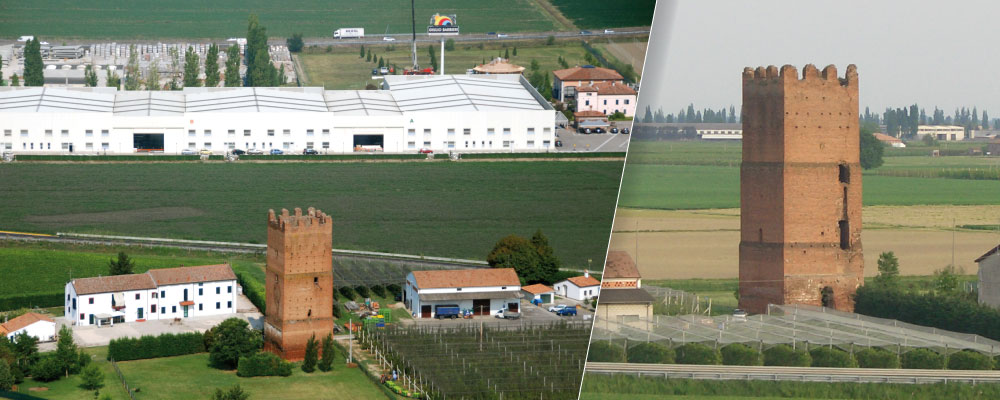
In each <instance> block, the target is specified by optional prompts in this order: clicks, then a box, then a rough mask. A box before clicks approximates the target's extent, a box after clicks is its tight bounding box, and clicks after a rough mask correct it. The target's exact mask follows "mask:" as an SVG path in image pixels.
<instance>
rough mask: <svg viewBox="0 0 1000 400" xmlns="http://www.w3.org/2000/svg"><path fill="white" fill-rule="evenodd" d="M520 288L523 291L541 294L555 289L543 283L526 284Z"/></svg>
mask: <svg viewBox="0 0 1000 400" xmlns="http://www.w3.org/2000/svg"><path fill="white" fill-rule="evenodd" d="M521 290H523V291H525V292H528V293H531V294H542V293H550V292H554V291H556V290H555V289H553V288H551V287H549V286H546V285H543V284H541V283H536V284H534V285H528V286H525V287H522V288H521Z"/></svg>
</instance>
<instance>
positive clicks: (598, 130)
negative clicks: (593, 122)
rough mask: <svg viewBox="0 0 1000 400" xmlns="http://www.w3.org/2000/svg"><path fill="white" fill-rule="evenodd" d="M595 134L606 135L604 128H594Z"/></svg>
mask: <svg viewBox="0 0 1000 400" xmlns="http://www.w3.org/2000/svg"><path fill="white" fill-rule="evenodd" d="M594 132H596V133H604V128H594Z"/></svg>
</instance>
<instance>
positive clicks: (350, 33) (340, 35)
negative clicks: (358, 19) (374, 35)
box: [333, 28, 365, 39]
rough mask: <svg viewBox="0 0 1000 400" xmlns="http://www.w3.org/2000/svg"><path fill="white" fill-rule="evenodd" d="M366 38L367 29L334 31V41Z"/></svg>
mask: <svg viewBox="0 0 1000 400" xmlns="http://www.w3.org/2000/svg"><path fill="white" fill-rule="evenodd" d="M363 37H365V28H340V29H337V30H335V31H333V38H334V39H352V38H363Z"/></svg>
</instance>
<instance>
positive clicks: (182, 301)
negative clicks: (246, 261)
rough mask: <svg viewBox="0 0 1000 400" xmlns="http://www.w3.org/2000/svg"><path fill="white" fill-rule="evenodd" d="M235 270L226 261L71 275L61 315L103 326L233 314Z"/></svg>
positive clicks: (75, 321) (76, 320)
mask: <svg viewBox="0 0 1000 400" xmlns="http://www.w3.org/2000/svg"><path fill="white" fill-rule="evenodd" d="M236 294H237V288H236V274H234V273H233V270H232V268H230V267H229V265H228V264H219V265H204V266H199V267H179V268H164V269H154V270H149V271H147V272H145V273H142V274H131V275H117V276H102V277H96V278H80V279H74V280H72V281H70V282H69V283H67V284H66V318H67V320H68V321H69V322H70V323H72V324H74V325H104V324H114V323H121V322H135V321H138V322H143V321H147V320H154V319H171V318H189V317H199V316H205V315H219V314H232V313H235V312H236Z"/></svg>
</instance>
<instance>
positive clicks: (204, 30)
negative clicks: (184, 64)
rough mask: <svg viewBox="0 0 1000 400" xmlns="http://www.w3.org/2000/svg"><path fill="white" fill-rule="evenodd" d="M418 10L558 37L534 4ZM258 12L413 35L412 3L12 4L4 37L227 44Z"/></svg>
mask: <svg viewBox="0 0 1000 400" xmlns="http://www.w3.org/2000/svg"><path fill="white" fill-rule="evenodd" d="M416 6H417V10H416V19H417V31H418V32H419V31H420V30H422V29H424V27H426V25H425V23H426V22H427V21H428V20H429V19H430V17H431V16H432V15H434V14H435V13H442V14H455V15H457V17H458V18H457V21H458V23H459V26H461V27H462V32H463V33H483V32H491V31H492V32H500V31H504V32H521V31H532V32H535V31H551V30H554V29H555V27H556V23H555V20H554V18H553V17H552V16H551V15H549V14H547V13H545V12H544V11H543V10H542V9H541V8H540V7H539V6H538V4H537V3H536V2H535V1H534V0H511V1H503V2H497V1H489V0H464V1H456V0H450V1H446V0H430V1H428V0H421V1H418V2H417V3H416ZM650 12H651V11H650ZM251 13H257V14H258V15H259V16H260V22H261V25H263V26H265V27H266V28H267V33H268V35H269V36H270V37H272V38H284V37H289V36H291V34H292V33H302V34H304V35H305V36H306V37H329V38H332V37H333V31H334V30H335V29H337V28H344V27H351V28H354V27H362V28H365V30H366V33H367V35H368V36H371V37H381V35H382V34H383V33H385V32H386V25H387V24H388V29H389V33H396V34H399V33H409V32H410V31H411V16H410V2H409V1H405V0H382V1H372V0H361V1H344V0H340V1H319V0H306V1H296V2H294V3H287V2H274V1H263V0H245V1H235V0H221V1H212V2H205V1H198V0H174V1H169V2H163V1H151V0H136V1H129V2H115V1H108V0H99V1H89V2H86V3H80V2H76V1H69V0H48V1H44V2H38V1H31V0H5V1H3V2H2V3H0V36H2V37H5V38H7V39H13V38H16V37H18V36H20V35H36V36H40V37H41V38H42V39H51V38H60V39H66V38H81V39H84V38H85V39H104V38H115V39H119V40H125V39H153V40H164V39H167V38H211V39H225V38H230V37H243V36H245V35H246V31H247V17H248V16H249V15H250V14H251ZM620 13H623V14H626V13H625V12H624V11H622V12H620ZM645 18H646V19H645V20H646V22H645V23H638V22H641V21H637V20H629V19H622V18H613V19H609V20H607V21H605V22H604V23H602V24H601V27H615V26H639V25H643V26H646V25H649V20H650V17H649V16H647V17H645ZM50 41H51V40H50Z"/></svg>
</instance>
